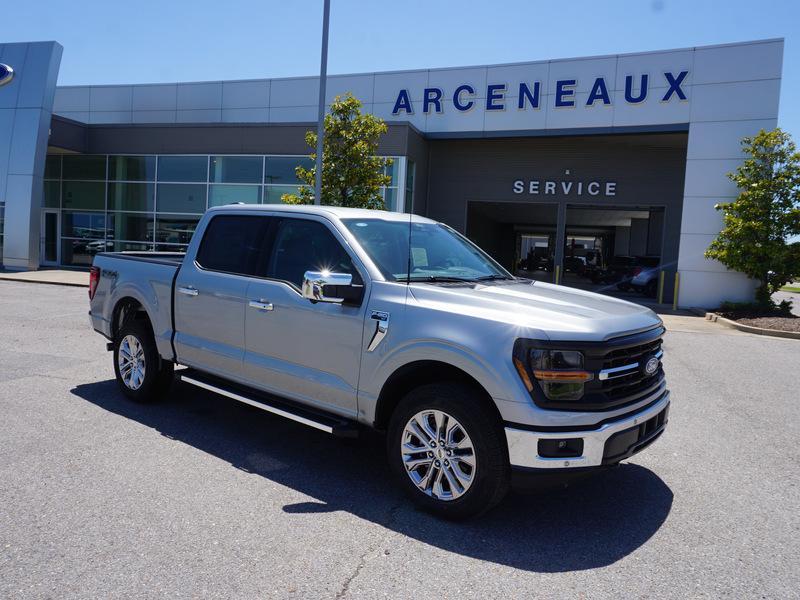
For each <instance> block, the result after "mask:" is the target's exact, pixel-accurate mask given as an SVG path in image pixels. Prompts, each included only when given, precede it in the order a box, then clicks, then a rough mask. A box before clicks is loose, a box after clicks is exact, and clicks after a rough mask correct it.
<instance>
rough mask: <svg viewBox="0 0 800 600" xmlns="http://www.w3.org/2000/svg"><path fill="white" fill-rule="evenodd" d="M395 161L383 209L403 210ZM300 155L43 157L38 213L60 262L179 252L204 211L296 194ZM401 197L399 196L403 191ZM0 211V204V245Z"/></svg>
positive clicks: (389, 171) (398, 163)
mask: <svg viewBox="0 0 800 600" xmlns="http://www.w3.org/2000/svg"><path fill="white" fill-rule="evenodd" d="M404 160H405V159H404V158H403V157H394V162H393V164H392V166H391V167H389V168H388V169H387V171H386V172H387V174H388V175H391V176H392V182H391V185H390V186H388V187H386V188H384V189H383V190H382V192H381V193H382V194H383V197H384V200H385V202H386V205H387V206H386V207H387V209H389V210H395V211H397V210H400V211H401V210H403V209H404V202H403V199H404V196H406V194H404V193H403V192H406V190H404V189H403V187H402V186H401V184H400V182H399V177H400V176H401V173H402V172H403V169H402V168H401V165H403V164H404V163H403V161H404ZM301 165H302V166H304V167H306V168H311V167H312V166H313V162H312V161H311V160H309V158H308V157H307V156H263V155H255V156H252V155H249V156H245V155H225V156H221V155H185V156H179V155H159V156H156V155H146V156H142V155H136V156H122V155H59V154H53V155H48V157H47V161H46V164H45V182H44V207H46V208H52V209H59V219H60V223H61V239H60V250H61V256H60V262H61V264H65V265H90V264H91V262H92V259H93V257H94V255H95V254H97V253H98V252H104V251H125V250H129V251H146V250H158V251H173V252H174V251H183V250H185V249H186V246H187V244H188V243H189V240H190V239H191V237H192V234H193V233H194V230H195V228H196V227H197V223H198V221H199V220H200V217H201V215H202V214H203V213H204V212H205V210H206V208H208V207H211V206H221V205H224V204H232V203H236V202H242V203H245V204H260V203H262V204H270V203H280V202H281V196H282V195H283V194H296V193H298V190H299V185H298V184H300V183H301V182H300V181H299V180H298V179H297V176H296V174H295V168H296V167H298V166H301ZM406 193H407V192H406ZM2 235H3V206H2V205H1V204H0V243H2ZM0 248H2V246H1V245H0Z"/></svg>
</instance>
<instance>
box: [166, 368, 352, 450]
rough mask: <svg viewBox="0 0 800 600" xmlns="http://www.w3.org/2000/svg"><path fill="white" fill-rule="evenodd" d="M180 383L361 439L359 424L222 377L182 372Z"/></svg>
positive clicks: (327, 430)
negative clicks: (359, 436)
mask: <svg viewBox="0 0 800 600" xmlns="http://www.w3.org/2000/svg"><path fill="white" fill-rule="evenodd" d="M179 378H180V380H181V381H183V382H185V383H188V384H189V385H194V386H196V387H199V388H202V389H204V390H208V391H209V392H214V393H215V394H220V395H221V396H226V397H228V398H232V399H234V400H237V401H239V402H242V403H244V404H249V405H250V406H255V407H256V408H260V409H261V410H264V411H266V412H269V413H272V414H274V415H278V416H280V417H284V418H286V419H291V420H292V421H295V422H297V423H302V424H303V425H307V426H308V427H313V428H314V429H319V430H320V431H324V432H325V433H330V434H331V435H334V436H336V437H342V438H356V437H358V424H357V423H356V422H355V421H350V420H347V419H344V418H341V417H337V416H336V415H331V414H328V413H325V412H322V411H318V410H314V409H313V408H309V407H306V406H300V405H298V404H295V403H293V402H291V401H288V400H282V399H279V398H276V397H274V396H271V395H269V394H265V393H264V392H261V391H259V390H256V389H253V388H250V387H247V386H243V385H238V384H235V383H232V382H229V381H226V380H224V379H222V378H220V377H214V376H213V375H207V374H205V373H201V372H199V371H195V370H194V369H187V370H186V371H183V372H180V374H179Z"/></svg>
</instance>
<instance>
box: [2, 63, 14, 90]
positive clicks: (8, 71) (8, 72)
mask: <svg viewBox="0 0 800 600" xmlns="http://www.w3.org/2000/svg"><path fill="white" fill-rule="evenodd" d="M12 79H14V69H12V68H11V67H9V66H8V65H5V64H3V63H0V85H5V84H7V83H11V80H12Z"/></svg>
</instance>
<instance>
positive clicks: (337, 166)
mask: <svg viewBox="0 0 800 600" xmlns="http://www.w3.org/2000/svg"><path fill="white" fill-rule="evenodd" d="M386 129H387V128H386V123H384V122H383V121H382V120H381V119H379V118H378V117H375V116H373V115H371V114H362V113H361V102H360V101H359V100H358V99H357V98H355V97H354V96H353V95H352V94H350V93H349V92H348V93H347V94H345V95H344V96H336V98H335V99H334V101H333V103H332V104H331V109H330V112H329V113H328V114H326V115H325V138H324V139H323V149H322V202H321V203H322V204H327V205H329V206H349V207H354V208H375V209H382V210H384V209H385V208H386V206H385V205H384V202H383V198H382V196H381V186H386V185H390V184H391V181H392V178H391V177H390V176H389V175H386V174H385V171H386V168H387V167H389V166H391V164H392V159H391V158H383V157H380V156H376V155H375V152H376V151H377V149H378V140H379V139H380V137H381V136H382V135H383V134H384V133H386ZM306 143H307V144H308V145H309V146H310V147H311V148H312V152H311V154H309V157H310V158H311V159H312V160H316V158H317V154H316V152H315V151H313V150H315V149H316V147H317V133H316V132H315V131H308V132H306ZM316 172H317V169H316V166H314V167H312V168H311V169H306V168H305V167H297V168H296V169H295V173H296V174H297V178H298V179H300V181H302V182H303V183H305V185H303V186H301V187H300V190H299V192H300V193H299V194H284V195H283V196H281V200H282V201H283V202H285V203H286V204H313V203H314V183H315V182H314V178H315V177H316Z"/></svg>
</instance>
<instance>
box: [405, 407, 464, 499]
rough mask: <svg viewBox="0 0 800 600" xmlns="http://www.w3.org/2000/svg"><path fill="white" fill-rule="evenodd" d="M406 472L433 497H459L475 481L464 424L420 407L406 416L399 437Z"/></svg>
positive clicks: (422, 490) (442, 413) (424, 491)
mask: <svg viewBox="0 0 800 600" xmlns="http://www.w3.org/2000/svg"><path fill="white" fill-rule="evenodd" d="M400 452H401V454H402V458H403V465H404V466H405V470H406V474H407V475H408V476H409V478H411V481H412V482H414V485H416V486H417V488H418V489H419V490H420V491H421V492H423V493H425V494H427V495H428V496H431V497H433V498H435V499H437V500H444V501H451V500H455V499H457V498H460V497H461V496H463V495H464V494H465V493H466V492H467V490H469V488H470V486H471V485H472V482H473V481H474V480H475V469H476V460H475V448H474V446H473V444H472V440H471V439H470V437H469V435H467V432H466V430H465V429H464V427H463V426H462V425H461V423H459V422H458V421H457V420H456V419H455V418H453V417H452V416H451V415H448V414H447V413H445V412H443V411H441V410H423V411H420V412H418V413H417V414H415V415H414V416H413V417H411V419H409V421H408V423H406V426H405V427H404V428H403V435H402V436H401V439H400Z"/></svg>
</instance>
